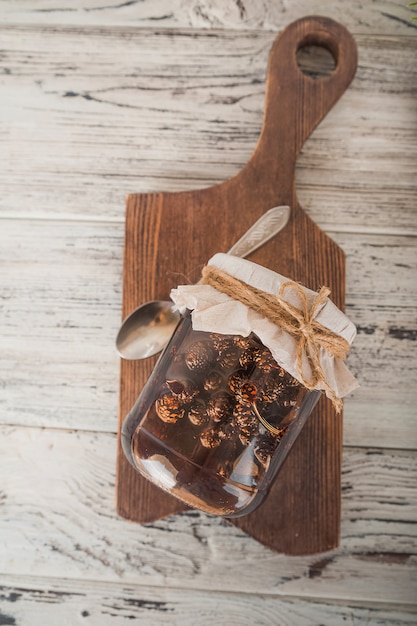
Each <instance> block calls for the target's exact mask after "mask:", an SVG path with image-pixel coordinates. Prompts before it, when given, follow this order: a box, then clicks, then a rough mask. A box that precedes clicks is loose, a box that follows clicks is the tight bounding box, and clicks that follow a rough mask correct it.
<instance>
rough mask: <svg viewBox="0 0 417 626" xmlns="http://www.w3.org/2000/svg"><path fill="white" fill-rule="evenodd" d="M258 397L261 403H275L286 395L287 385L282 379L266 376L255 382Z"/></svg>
mask: <svg viewBox="0 0 417 626" xmlns="http://www.w3.org/2000/svg"><path fill="white" fill-rule="evenodd" d="M257 384H258V396H259V400H260V401H261V402H264V403H265V404H271V403H272V402H276V401H277V400H278V399H279V398H280V397H281V396H282V395H283V394H285V393H286V389H287V385H286V384H285V381H284V380H283V379H282V378H279V377H275V376H272V375H266V376H264V377H262V379H261V380H259V381H258V380H257Z"/></svg>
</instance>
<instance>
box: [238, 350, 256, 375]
mask: <svg viewBox="0 0 417 626" xmlns="http://www.w3.org/2000/svg"><path fill="white" fill-rule="evenodd" d="M239 364H240V367H242V368H243V369H244V370H249V369H251V368H253V366H254V349H253V348H246V349H244V350H243V351H242V352H241V353H240V356H239Z"/></svg>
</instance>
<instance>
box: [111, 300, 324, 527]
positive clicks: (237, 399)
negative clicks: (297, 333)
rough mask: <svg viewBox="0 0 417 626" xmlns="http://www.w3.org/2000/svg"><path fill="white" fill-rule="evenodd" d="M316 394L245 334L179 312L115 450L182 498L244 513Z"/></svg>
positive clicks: (211, 509)
mask: <svg viewBox="0 0 417 626" xmlns="http://www.w3.org/2000/svg"><path fill="white" fill-rule="evenodd" d="M319 397H320V392H318V391H308V390H307V389H306V388H305V387H304V386H303V385H302V384H301V383H300V382H299V381H298V380H296V379H295V378H293V377H292V376H291V375H290V374H288V373H287V372H286V371H285V370H284V369H283V368H281V367H280V366H279V365H278V364H277V363H276V361H275V360H274V359H273V357H272V355H271V352H270V351H269V349H268V348H266V347H265V346H264V345H263V344H262V343H261V341H260V340H259V339H258V337H257V336H256V335H255V334H253V333H252V334H250V335H249V336H248V337H243V336H241V335H222V334H219V333H209V332H203V331H196V330H193V328H192V324H191V317H190V314H189V313H188V312H187V313H186V314H185V315H184V316H183V317H182V319H181V321H180V323H179V325H178V326H177V329H176V330H175V332H174V334H173V336H172V338H171V341H170V343H169V344H168V346H167V347H166V348H165V350H164V352H163V353H162V355H161V357H160V359H159V361H158V363H157V364H156V367H155V368H154V370H153V372H152V374H151V376H150V378H149V380H148V382H147V383H146V385H145V387H144V388H143V391H142V393H141V394H140V396H139V397H138V399H137V401H136V403H135V405H134V407H133V408H132V410H131V411H130V413H129V415H128V416H127V418H126V420H125V422H124V424H123V428H122V446H123V450H124V452H125V454H126V456H127V458H128V460H129V461H130V463H131V464H132V465H133V467H134V468H135V469H136V470H137V471H138V472H140V474H142V475H143V476H144V477H146V478H147V479H149V480H150V481H151V482H152V483H154V484H155V485H157V486H158V487H160V488H161V489H163V490H164V491H166V492H168V493H169V494H171V495H173V496H175V497H177V498H179V499H180V500H182V501H183V502H185V503H186V504H187V505H189V506H192V507H195V508H198V509H201V510H203V511H205V512H207V513H211V514H215V515H221V516H225V517H238V516H241V515H246V514H247V513H250V512H251V511H253V510H254V508H255V507H256V506H258V504H260V502H261V501H262V499H263V497H264V496H265V494H266V493H267V491H268V488H269V487H270V485H271V482H272V480H273V479H274V478H275V476H276V474H277V472H278V470H279V469H280V467H281V466H282V464H283V462H284V460H285V458H286V457H287V455H288V452H289V451H290V449H291V447H292V445H293V443H294V441H295V439H296V437H297V436H298V434H299V433H300V431H301V429H302V427H303V425H304V423H305V421H306V419H307V417H308V415H309V414H310V412H311V410H312V409H313V407H314V405H315V404H316V402H317V400H318V398H319Z"/></svg>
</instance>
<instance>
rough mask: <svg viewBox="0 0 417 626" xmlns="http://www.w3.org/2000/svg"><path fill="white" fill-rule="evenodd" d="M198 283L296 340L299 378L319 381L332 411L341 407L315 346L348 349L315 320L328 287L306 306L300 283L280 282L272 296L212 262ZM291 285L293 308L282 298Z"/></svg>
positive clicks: (341, 352)
mask: <svg viewBox="0 0 417 626" xmlns="http://www.w3.org/2000/svg"><path fill="white" fill-rule="evenodd" d="M200 282H201V284H203V285H211V286H212V287H214V288H215V289H217V291H220V292H221V293H224V294H226V295H227V296H229V297H230V298H233V299H234V300H238V301H239V302H242V304H244V305H246V306H248V307H249V308H251V309H252V310H254V311H257V312H258V313H260V314H261V315H263V316H264V317H266V318H267V319H269V320H270V321H271V322H273V323H274V324H277V325H278V326H280V327H281V328H282V329H283V330H285V331H286V332H287V333H289V334H290V335H292V336H293V337H295V339H296V340H297V368H298V372H299V375H300V379H301V382H302V383H303V385H304V386H305V387H306V388H307V389H310V390H312V389H315V388H316V387H317V383H318V382H321V383H322V385H323V386H324V388H325V390H326V391H327V395H328V397H329V398H330V399H331V401H332V403H333V406H334V408H335V409H336V411H340V410H341V408H342V401H341V399H340V398H337V397H336V395H335V393H334V392H333V390H332V389H331V387H330V386H329V384H328V383H327V381H326V377H325V374H324V372H323V369H322V367H321V364H320V355H319V350H318V346H322V347H323V348H325V350H327V352H329V353H330V354H331V355H332V356H335V357H337V358H340V359H345V358H346V355H347V352H348V350H349V347H350V346H349V343H348V341H346V339H344V338H343V337H341V336H340V335H338V334H336V333H334V332H333V331H331V330H329V329H328V328H325V327H324V326H322V324H320V323H319V322H317V320H315V319H314V318H315V315H316V313H317V311H318V310H319V308H320V307H321V306H322V305H323V304H324V303H325V301H326V300H327V297H328V296H329V294H330V289H329V288H328V287H322V288H321V289H320V291H319V292H318V294H317V297H316V299H315V300H314V302H313V305H312V306H311V307H310V308H308V306H307V298H306V296H305V292H304V290H303V288H302V287H301V285H299V284H298V283H296V282H293V281H286V282H284V283H282V284H281V286H280V289H279V292H278V293H277V295H276V296H272V295H270V294H268V293H266V292H265V291H262V290H260V289H257V288H256V287H253V286H251V285H248V284H247V283H244V282H243V281H241V280H239V279H238V278H235V277H234V276H231V275H230V274H228V273H227V272H224V271H222V270H220V269H218V268H216V267H214V266H209V265H206V266H205V267H204V268H203V271H202V279H201V281H200ZM288 288H292V289H293V290H295V291H296V292H297V295H298V297H299V298H300V302H301V308H300V309H299V308H297V307H295V306H293V305H292V304H290V303H289V302H287V301H286V300H285V299H284V298H283V295H284V292H285V290H286V289H288ZM303 354H306V356H307V359H308V361H309V363H310V367H311V371H312V376H311V377H310V379H307V378H306V377H305V376H304V374H303V368H302V358H303Z"/></svg>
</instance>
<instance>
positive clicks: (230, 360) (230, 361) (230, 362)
mask: <svg viewBox="0 0 417 626" xmlns="http://www.w3.org/2000/svg"><path fill="white" fill-rule="evenodd" d="M238 361H239V349H238V348H236V347H235V346H234V345H232V346H231V347H230V348H225V349H224V350H221V351H220V352H219V353H218V355H217V363H218V364H219V365H220V367H222V368H223V369H231V368H232V367H236V365H237V364H238Z"/></svg>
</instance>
